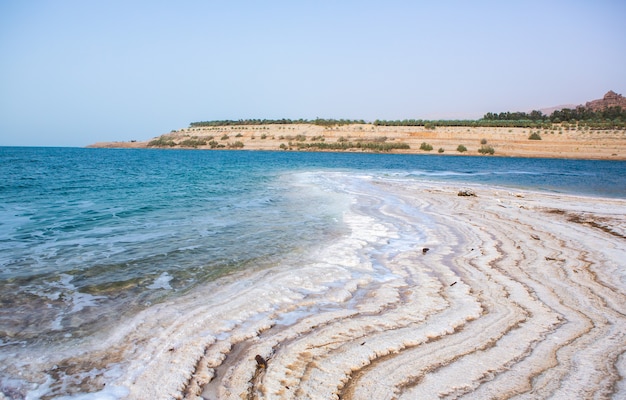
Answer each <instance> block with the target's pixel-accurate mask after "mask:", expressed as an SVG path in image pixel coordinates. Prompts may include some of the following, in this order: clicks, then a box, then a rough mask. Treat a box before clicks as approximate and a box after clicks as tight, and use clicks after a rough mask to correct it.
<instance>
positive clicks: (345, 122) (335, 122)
mask: <svg viewBox="0 0 626 400" xmlns="http://www.w3.org/2000/svg"><path fill="white" fill-rule="evenodd" d="M365 123H366V122H365V121H364V120H362V119H359V120H356V119H324V118H316V119H313V120H308V119H302V118H301V119H286V118H283V119H240V120H237V121H235V120H217V121H200V122H192V123H190V124H189V127H190V128H198V127H211V126H234V125H237V126H240V125H293V124H313V125H320V126H338V125H351V124H365Z"/></svg>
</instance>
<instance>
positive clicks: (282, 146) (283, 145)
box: [279, 143, 288, 150]
mask: <svg viewBox="0 0 626 400" xmlns="http://www.w3.org/2000/svg"><path fill="white" fill-rule="evenodd" d="M279 147H280V148H281V149H282V150H287V148H288V147H287V145H286V144H285V143H281V144H280V146H279Z"/></svg>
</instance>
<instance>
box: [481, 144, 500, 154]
mask: <svg viewBox="0 0 626 400" xmlns="http://www.w3.org/2000/svg"><path fill="white" fill-rule="evenodd" d="M478 152H479V153H480V154H493V153H495V152H496V151H495V150H494V149H493V147H491V146H487V145H484V144H483V145H482V146H480V149H478Z"/></svg>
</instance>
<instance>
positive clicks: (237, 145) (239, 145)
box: [228, 141, 243, 149]
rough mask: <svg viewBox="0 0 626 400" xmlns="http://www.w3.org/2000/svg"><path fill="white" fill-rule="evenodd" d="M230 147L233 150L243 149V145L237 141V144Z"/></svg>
mask: <svg viewBox="0 0 626 400" xmlns="http://www.w3.org/2000/svg"><path fill="white" fill-rule="evenodd" d="M228 147H230V148H231V149H242V148H243V143H242V142H239V141H237V142H235V143H232V144H229V145H228Z"/></svg>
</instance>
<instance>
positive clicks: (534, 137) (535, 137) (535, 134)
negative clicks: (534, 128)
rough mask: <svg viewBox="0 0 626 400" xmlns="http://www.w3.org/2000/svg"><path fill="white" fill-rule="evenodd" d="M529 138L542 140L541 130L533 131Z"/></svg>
mask: <svg viewBox="0 0 626 400" xmlns="http://www.w3.org/2000/svg"><path fill="white" fill-rule="evenodd" d="M528 139H529V140H541V136H540V135H539V132H533V133H531V134H530V136H528Z"/></svg>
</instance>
